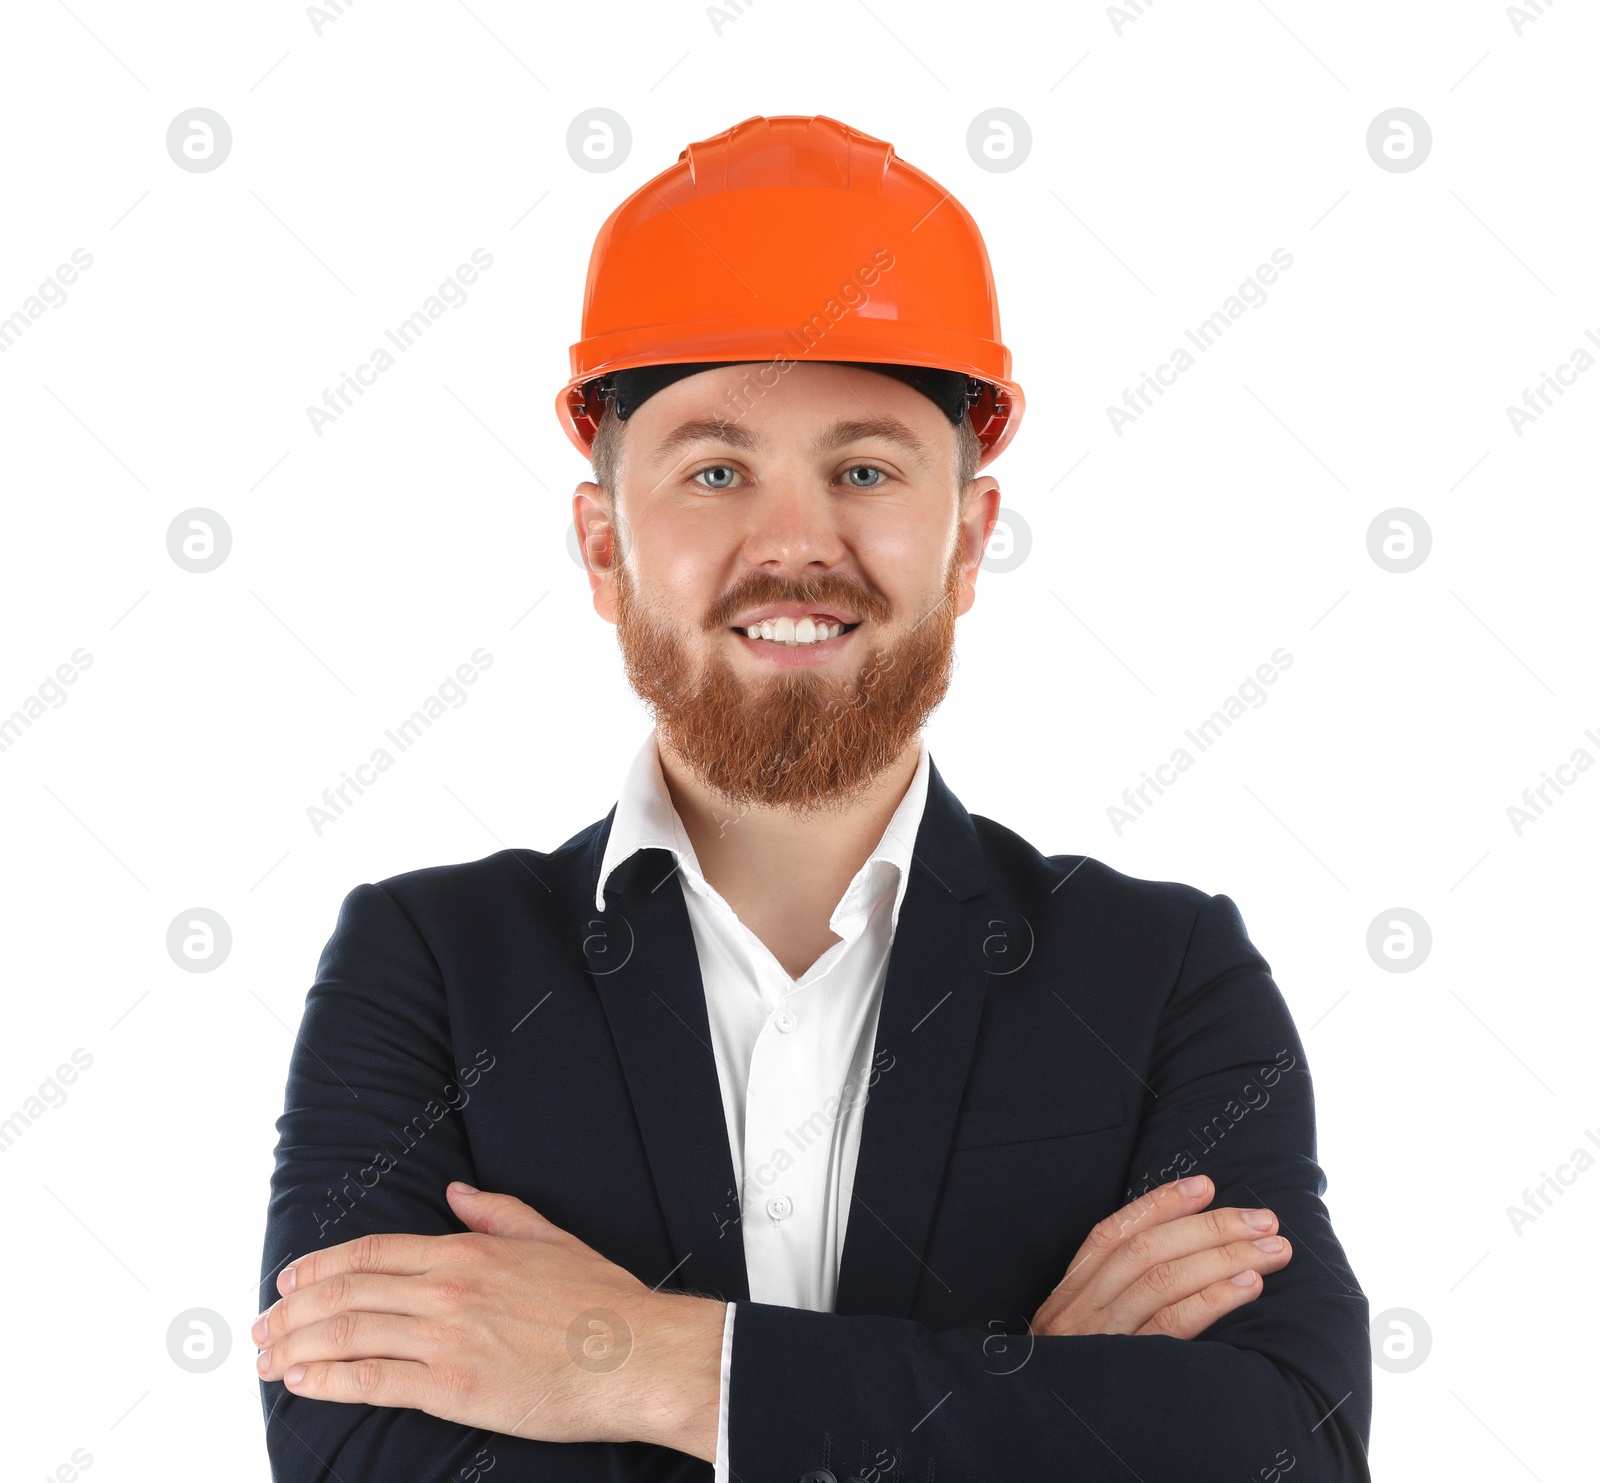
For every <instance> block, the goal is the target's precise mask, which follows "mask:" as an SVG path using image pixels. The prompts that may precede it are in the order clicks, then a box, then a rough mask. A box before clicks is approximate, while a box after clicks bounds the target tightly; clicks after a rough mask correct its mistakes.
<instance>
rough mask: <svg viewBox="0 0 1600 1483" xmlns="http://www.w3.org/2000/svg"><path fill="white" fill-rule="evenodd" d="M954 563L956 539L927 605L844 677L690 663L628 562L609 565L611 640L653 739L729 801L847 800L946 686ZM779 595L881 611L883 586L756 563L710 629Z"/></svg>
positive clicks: (808, 809) (833, 803)
mask: <svg viewBox="0 0 1600 1483" xmlns="http://www.w3.org/2000/svg"><path fill="white" fill-rule="evenodd" d="M960 571H961V565H960V552H959V550H958V551H957V552H956V553H955V554H954V555H953V556H952V557H951V561H950V566H949V569H948V570H947V571H946V573H945V584H944V595H943V597H942V598H941V599H940V601H938V602H937V603H936V604H935V605H934V606H933V608H932V610H931V611H930V612H928V613H926V614H925V615H924V616H923V617H922V619H921V621H920V622H918V623H916V624H914V625H913V626H912V628H911V630H910V631H909V632H908V633H907V634H906V635H905V636H904V637H903V638H901V639H899V640H898V641H896V642H895V643H894V644H892V645H891V646H889V647H887V648H885V647H881V646H878V645H875V644H871V643H869V644H868V645H867V647H866V650H865V653H864V654H863V655H862V657H861V661H860V664H859V666H858V668H857V669H856V671H855V672H854V673H853V674H850V675H844V676H841V677H839V678H838V679H835V678H833V677H832V676H830V675H828V674H825V673H823V671H822V670H821V669H799V668H797V669H793V670H774V671H773V673H772V675H771V676H770V677H769V678H768V679H766V680H765V681H757V682H755V683H751V682H748V681H746V680H744V679H742V678H740V676H739V675H738V674H736V673H735V671H734V668H733V665H732V664H731V662H730V661H729V658H728V656H727V655H726V654H724V653H721V652H718V653H716V654H715V655H713V657H712V658H710V659H709V660H708V661H707V663H706V665H705V673H704V674H699V675H697V674H696V672H695V663H694V660H693V658H692V656H691V654H690V651H689V647H688V645H687V644H686V643H685V642H684V641H683V640H682V639H681V638H680V636H679V628H678V627H677V626H675V625H671V624H663V623H660V622H658V621H656V619H655V618H654V617H653V616H652V615H651V614H650V613H649V612H647V611H645V610H644V608H643V605H642V604H641V603H639V601H638V594H637V593H636V592H635V591H634V589H633V588H632V586H631V584H630V583H629V580H628V574H627V569H626V568H625V567H624V568H619V570H618V572H617V640H618V642H619V643H620V644H621V646H622V657H623V663H624V664H625V666H626V668H627V674H628V681H629V683H630V684H631V685H632V686H633V688H634V689H635V690H636V691H637V692H638V693H639V696H640V697H641V698H642V699H643V700H644V702H645V703H646V704H647V705H648V706H649V707H650V710H651V711H652V713H653V714H654V716H655V721H656V728H657V731H658V734H659V737H660V740H661V744H662V745H663V746H664V747H667V748H670V750H671V751H672V752H673V753H674V754H676V755H677V756H678V757H679V758H681V759H682V760H683V763H684V765H685V766H687V767H688V768H689V770H690V771H691V772H692V773H693V774H694V775H695V776H696V777H697V778H699V780H700V781H701V782H702V783H703V784H704V785H705V786H706V787H707V788H709V789H711V790H712V791H713V792H714V793H716V794H718V795H719V796H720V797H721V798H722V799H724V800H725V801H726V802H727V803H728V804H729V805H730V806H732V807H736V808H739V807H765V808H783V809H787V810H789V811H790V812H792V813H799V814H806V813H814V812H817V811H820V810H824V809H829V808H842V807H846V806H848V805H850V804H852V803H855V802H858V801H859V800H860V799H861V797H862V796H863V795H864V794H865V792H866V791H867V789H868V787H869V786H870V784H871V782H872V780H873V779H874V778H876V777H877V776H878V775H879V774H880V773H881V772H883V770H884V769H885V768H887V767H888V766H890V765H891V764H892V763H893V762H894V761H895V760H896V759H897V758H898V757H899V756H900V755H901V754H902V753H903V752H904V751H905V749H906V747H907V745H908V744H909V743H910V742H911V741H912V740H913V738H915V736H916V735H917V733H918V732H919V731H920V730H921V728H922V724H923V722H924V721H926V720H927V718H928V717H929V715H931V714H932V712H933V710H934V708H935V707H936V706H937V705H938V704H939V702H940V701H941V700H942V699H943V698H944V694H945V691H946V690H947V689H948V688H949V684H950V675H951V670H952V668H953V663H954V656H955V631H956V599H957V596H958V595H959V592H960ZM782 602H794V603H801V604H806V605H816V606H819V607H826V606H828V605H830V604H838V605H840V606H842V607H845V608H846V609H848V610H849V611H851V612H854V613H855V614H857V615H858V616H859V617H860V618H862V619H866V620H873V621H875V622H882V621H884V620H885V619H887V618H888V616H889V613H890V609H889V604H888V601H887V599H885V598H884V597H883V596H882V594H881V593H878V592H877V591H876V590H871V589H867V588H865V587H862V586H861V585H859V584H858V583H857V582H855V581H854V580H851V579H848V578H845V577H843V576H838V575H823V576H817V577H808V578H803V579H801V580H799V581H786V580H784V579H783V578H781V577H776V576H773V575H771V574H769V573H765V572H757V573H754V574H753V575H752V577H751V579H750V580H749V581H747V582H744V583H741V584H740V585H739V586H738V587H736V588H735V589H733V591H731V592H729V593H727V594H725V595H724V596H723V597H722V598H720V599H718V601H717V602H716V603H715V604H714V605H713V607H712V609H711V611H710V613H709V614H708V615H707V618H706V623H705V625H704V631H706V632H724V633H725V632H727V631H728V629H729V627H730V625H731V623H732V621H733V619H734V618H736V617H738V616H739V615H740V614H741V613H743V612H745V611H747V610H748V609H750V608H752V607H756V606H758V605H761V604H764V603H782Z"/></svg>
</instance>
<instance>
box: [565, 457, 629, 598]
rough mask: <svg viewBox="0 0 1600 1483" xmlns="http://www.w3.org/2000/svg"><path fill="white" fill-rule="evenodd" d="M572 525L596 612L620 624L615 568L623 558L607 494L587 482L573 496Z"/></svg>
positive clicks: (616, 523) (595, 485) (579, 486)
mask: <svg viewBox="0 0 1600 1483" xmlns="http://www.w3.org/2000/svg"><path fill="white" fill-rule="evenodd" d="M572 523H573V526H574V528H575V529H576V530H577V532H578V551H579V553H580V554H581V555H582V557H583V565H584V570H585V571H586V572H587V573H588V576H589V591H590V593H591V594H592V595H593V598H594V610H595V612H597V613H598V614H599V615H600V616H601V617H602V618H604V619H605V620H606V622H607V623H615V622H616V621H617V589H616V574H615V568H616V566H617V564H618V563H619V562H620V561H621V558H622V536H621V532H620V530H619V529H618V525H619V524H620V522H619V521H618V520H615V519H614V518H613V516H612V513H611V509H610V507H609V505H608V504H607V502H606V497H605V491H604V490H603V489H601V488H600V486H599V485H598V484H594V483H591V482H589V481H587V480H586V481H585V482H583V483H582V484H580V485H578V487H577V490H576V492H575V493H574V494H573V496H572Z"/></svg>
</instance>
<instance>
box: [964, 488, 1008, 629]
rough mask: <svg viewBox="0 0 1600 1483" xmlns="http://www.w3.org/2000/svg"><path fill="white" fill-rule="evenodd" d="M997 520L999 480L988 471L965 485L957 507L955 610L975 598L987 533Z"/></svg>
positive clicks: (966, 605) (971, 602)
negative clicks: (958, 572)
mask: <svg viewBox="0 0 1600 1483" xmlns="http://www.w3.org/2000/svg"><path fill="white" fill-rule="evenodd" d="M999 520H1000V484H999V481H998V480H996V479H994V478H993V477H991V476H990V475H988V474H984V475H982V476H981V477H980V478H977V479H974V480H973V481H972V482H971V483H970V484H968V485H967V498H966V502H965V503H964V504H963V505H962V507H961V528H960V533H959V539H960V544H961V591H960V594H959V596H958V597H957V599H956V613H957V614H958V615H959V614H961V613H965V612H966V611H967V610H968V609H969V608H970V607H971V606H972V604H973V603H974V602H975V601H976V599H977V592H976V583H977V580H978V569H979V567H980V566H981V564H982V562H983V553H984V550H985V549H986V548H987V547H988V544H989V537H990V536H991V535H992V534H993V533H994V528H995V526H996V525H997V524H998V523H999Z"/></svg>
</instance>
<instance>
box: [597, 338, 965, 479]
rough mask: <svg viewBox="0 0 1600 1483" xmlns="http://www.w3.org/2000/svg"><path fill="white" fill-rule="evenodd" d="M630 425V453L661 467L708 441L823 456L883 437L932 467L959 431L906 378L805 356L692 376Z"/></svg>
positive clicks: (742, 448)
mask: <svg viewBox="0 0 1600 1483" xmlns="http://www.w3.org/2000/svg"><path fill="white" fill-rule="evenodd" d="M757 371H762V372H767V373H768V374H767V376H766V377H758V376H757V375H755V374H754V373H755V372H757ZM768 380H770V381H771V383H772V384H770V385H768V384H767V382H768ZM624 425H625V426H631V427H633V429H634V430H633V432H631V433H630V434H629V436H628V442H629V444H630V448H629V453H630V456H631V457H632V458H637V459H638V460H639V462H640V463H641V465H643V466H646V467H657V468H659V467H660V466H662V465H666V464H670V463H672V462H673V461H675V460H676V459H677V458H679V457H680V456H682V455H684V454H685V453H692V452H693V451H694V450H695V449H696V448H699V447H702V446H711V445H715V446H717V447H721V448H731V449H734V450H737V451H739V452H744V453H750V454H757V455H760V454H777V453H799V454H800V455H802V456H807V457H821V456H824V455H826V454H828V453H832V452H836V451H838V450H839V449H842V448H845V447H848V446H850V445H853V444H858V443H863V442H869V441H876V442H881V443H887V444H889V445H891V446H892V447H893V448H895V449H897V450H899V451H900V452H901V453H902V454H904V455H905V456H906V457H908V458H909V459H911V460H913V461H915V462H918V463H921V464H923V465H924V466H926V467H927V468H929V469H930V470H932V469H936V468H938V467H940V466H941V465H942V462H943V461H944V460H945V459H946V458H947V457H948V453H949V449H948V447H947V444H948V443H949V442H952V441H953V440H954V436H955V430H954V427H953V426H952V425H951V424H950V422H949V420H948V419H947V418H946V417H945V416H944V414H943V413H942V412H941V411H940V410H939V408H938V407H937V406H936V405H935V404H934V403H933V402H932V401H930V400H929V399H928V398H927V397H925V396H923V395H922V393H921V392H919V391H916V390H915V389H914V388H912V387H909V386H907V385H905V384H904V383H903V382H900V381H896V380H894V379H893V378H891V377H888V376H880V375H877V374H876V373H874V372H871V371H866V370H861V369H858V368H856V367H852V366H823V365H804V364H796V365H791V366H790V367H789V368H788V369H787V370H786V371H785V372H783V373H782V374H779V375H777V376H775V377H774V376H772V374H771V369H770V368H769V367H768V366H766V365H765V364H763V365H761V366H759V367H757V366H721V367H718V368H716V369H715V370H711V371H702V372H700V373H699V374H697V375H694V376H686V377H684V378H683V380H681V381H676V382H673V383H672V385H670V386H668V387H665V388H664V389H662V390H661V391H658V392H657V393H656V394H655V395H654V396H652V397H650V398H649V399H648V400H647V401H645V403H644V404H643V405H642V406H641V407H640V408H639V409H638V410H637V411H636V412H635V413H634V414H633V416H632V417H630V418H629V419H628V423H627V424H624Z"/></svg>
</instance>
